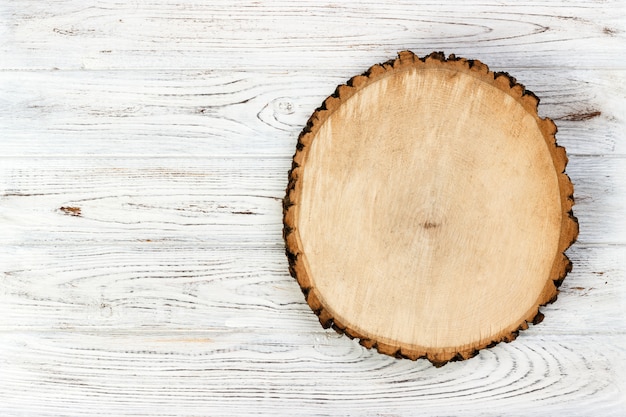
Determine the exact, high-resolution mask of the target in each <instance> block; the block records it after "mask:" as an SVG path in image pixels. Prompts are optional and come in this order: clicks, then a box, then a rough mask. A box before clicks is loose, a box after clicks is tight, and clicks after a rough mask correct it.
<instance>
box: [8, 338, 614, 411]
mask: <svg viewBox="0 0 626 417" xmlns="http://www.w3.org/2000/svg"><path fill="white" fill-rule="evenodd" d="M625 342H626V337H624V335H623V334H622V335H614V336H588V337H587V338H585V339H581V338H571V337H563V336H558V337H554V336H520V338H519V339H518V340H517V341H516V343H515V344H514V345H513V344H509V345H499V346H497V347H495V348H493V349H490V350H486V351H483V352H481V353H480V354H479V355H478V356H477V357H476V358H474V359H472V360H471V361H465V362H456V363H451V364H449V365H447V366H445V367H443V368H439V369H437V368H434V367H431V366H430V365H429V364H427V363H424V362H418V363H415V362H410V361H399V360H396V359H394V358H390V357H383V356H381V355H378V354H376V353H375V352H372V351H367V350H365V349H363V348H362V347H360V346H359V345H357V344H355V343H353V342H352V341H350V340H348V339H347V338H345V337H338V336H337V335H334V334H328V335H320V334H311V333H293V332H280V331H272V332H258V333H247V334H242V333H240V332H238V331H234V332H233V331H231V332H218V331H200V332H195V333H188V332H180V333H174V332H171V331H170V332H142V333H141V334H129V333H128V332H125V333H121V334H116V333H108V334H102V333H100V334H98V333H96V334H92V333H82V334H76V333H70V332H48V333H44V332H37V333H31V332H13V333H11V334H9V335H3V343H2V344H0V357H1V358H2V360H3V363H2V370H3V379H2V380H3V384H2V385H0V399H1V400H2V410H3V415H6V416H17V415H24V413H23V411H24V410H29V411H30V412H31V413H32V415H37V416H55V417H56V416H79V415H116V416H143V415H150V416H154V415H160V416H180V415H185V416H207V415H220V416H241V415H263V416H276V415H285V416H326V415H342V416H344V415H366V416H389V415H391V416H404V415H407V416H413V415H416V414H417V415H426V416H441V415H454V416H476V415H480V416H495V415H501V414H502V413H503V412H504V411H506V414H507V415H511V416H529V415H536V414H541V415H543V414H544V413H545V414H546V415H567V416H588V415H595V413H598V414H600V415H602V416H610V417H621V416H622V415H623V414H620V413H621V412H623V410H624V408H623V405H624V403H623V398H622V396H621V394H622V393H620V392H619V388H620V386H623V385H622V384H623V381H621V380H620V379H619V378H620V373H621V372H623V371H624V365H623V360H624V359H625V352H624V349H623V346H624V343H625ZM620 362H622V363H620ZM35 393H36V395H33V394H35ZM590 411H591V412H590Z"/></svg>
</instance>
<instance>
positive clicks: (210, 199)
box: [0, 156, 626, 246]
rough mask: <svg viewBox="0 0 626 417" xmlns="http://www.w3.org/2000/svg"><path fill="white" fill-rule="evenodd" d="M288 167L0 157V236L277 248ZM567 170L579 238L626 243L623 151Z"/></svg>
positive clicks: (223, 161)
mask: <svg viewBox="0 0 626 417" xmlns="http://www.w3.org/2000/svg"><path fill="white" fill-rule="evenodd" d="M290 165H291V160H290V158H288V157H286V158H237V159H230V158H195V159H187V158H182V159H181V158H150V159H141V158H139V159H130V158H123V159H116V158H90V159H79V158H61V159H54V158H49V159H48V158H46V159H35V158H33V159H21V158H8V159H2V160H0V178H3V179H4V180H3V183H2V184H0V185H1V186H2V187H3V189H0V198H1V199H2V200H0V201H1V202H2V206H1V209H2V215H3V218H4V219H5V226H4V227H3V234H2V235H1V236H0V242H1V243H4V244H8V245H22V244H62V245H80V244H91V243H108V244H124V243H129V242H131V243H132V242H137V241H146V240H150V241H176V242H187V243H195V244H215V245H231V246H232V245H248V246H250V245H252V246H258V245H282V240H281V238H280V236H281V233H282V232H281V230H282V215H281V210H282V206H281V205H282V198H283V197H284V192H285V191H284V190H285V188H286V185H287V170H288V168H289V166H290ZM567 172H568V174H569V175H570V177H571V178H572V181H573V183H574V186H575V196H576V202H577V203H576V205H575V206H574V213H575V215H576V216H577V217H578V219H579V221H580V225H581V226H580V236H579V242H581V243H585V244H605V243H611V244H624V243H626V218H625V217H624V216H623V215H622V212H621V210H622V209H623V207H624V195H626V163H625V160H624V158H623V157H613V158H608V157H597V156H572V157H571V158H570V164H569V166H568V168H567ZM63 208H64V209H63ZM71 208H78V209H80V215H78V214H79V213H78V212H73V211H72V209H71Z"/></svg>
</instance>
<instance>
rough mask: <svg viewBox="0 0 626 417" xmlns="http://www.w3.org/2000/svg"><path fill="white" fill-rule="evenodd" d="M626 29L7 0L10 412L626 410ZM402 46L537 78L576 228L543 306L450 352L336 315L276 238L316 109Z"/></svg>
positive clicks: (624, 25) (6, 392) (1, 407)
mask: <svg viewBox="0 0 626 417" xmlns="http://www.w3.org/2000/svg"><path fill="white" fill-rule="evenodd" d="M625 45H626V10H625V3H624V2H623V1H622V0H607V1H604V0H597V1H591V0H585V1H578V2H572V1H565V0H560V1H547V0H546V1H534V0H533V1H520V2H513V1H493V0H485V1H481V2H476V1H471V2H465V1H461V0H455V1H449V2H443V1H434V2H426V1H418V2H415V1H411V2H409V1H406V2H401V1H396V2H380V1H378V2H374V1H369V0H366V1H346V2H335V3H323V2H318V1H313V0H304V1H200V0H189V1H187V0H150V1H144V0H135V1H129V2H107V1H95V0H88V1H85V0H65V1H49V2H41V1H35V0H12V1H4V2H2V4H1V5H0V144H1V145H2V146H1V147H0V231H1V232H0V246H1V247H0V415H1V416H7V417H8V416H29V417H30V416H33V417H34V416H38V417H39V416H210V415H220V416H245V415H267V416H270V415H271V416H275V415H285V416H298V415H302V416H329V415H334V416H345V415H359V416H381V417H382V416H386V417H391V416H417V415H420V416H421V415H426V416H473V415H482V416H499V415H510V416H531V415H532V416H536V415H541V416H544V415H545V416H553V415H563V416H624V415H626V267H625V261H626V216H625V215H624V214H625V209H626V207H625V206H626V59H625V58H624V56H625V55H624V54H625V53H626V47H625ZM404 49H410V50H413V51H414V52H416V53H417V54H419V55H424V54H426V53H429V52H431V51H433V50H443V51H445V52H446V53H455V54H456V55H459V56H464V57H467V58H475V59H480V60H481V61H483V62H484V63H486V64H488V65H489V66H490V68H491V69H493V70H497V71H508V72H509V73H510V74H511V75H513V76H515V77H517V79H518V81H519V82H521V83H522V84H525V85H526V87H527V88H528V89H529V90H531V91H533V92H535V93H536V94H537V95H538V96H539V97H541V99H542V101H541V105H540V107H539V110H540V115H541V116H544V117H546V116H548V117H551V118H553V119H554V120H555V121H556V123H557V125H558V126H559V133H558V135H557V138H558V141H559V143H560V144H561V145H563V146H565V147H566V148H567V150H568V152H569V155H570V164H569V166H568V169H567V170H568V173H569V175H570V176H571V178H572V180H573V182H574V184H575V187H576V191H575V196H576V206H575V208H574V210H575V214H576V216H577V217H578V219H579V221H580V228H581V229H580V237H579V240H578V242H577V243H576V244H575V245H574V246H573V247H572V248H571V249H570V250H569V251H568V255H569V256H570V258H571V259H572V261H573V263H574V270H573V272H571V273H570V275H569V276H568V277H567V279H566V280H565V282H564V283H563V285H562V287H561V293H560V295H559V299H558V301H557V302H556V303H555V304H552V305H550V306H547V307H544V308H542V311H543V313H544V314H545V320H544V322H543V323H541V324H539V325H536V326H531V327H530V329H528V330H527V331H524V332H522V333H521V334H520V337H519V338H518V339H517V340H516V341H514V342H512V343H509V344H499V345H497V346H496V347H493V348H490V349H487V350H484V351H482V352H481V353H480V354H479V355H478V356H477V357H475V358H473V359H471V360H468V361H465V362H454V363H450V364H448V365H446V366H444V367H442V368H435V367H433V366H432V365H431V364H430V363H429V362H427V361H424V360H419V361H417V362H412V361H409V360H398V359H394V358H391V357H387V356H384V355H380V354H378V353H376V352H372V351H370V350H366V349H365V348H363V347H361V346H360V345H359V344H358V343H357V342H356V341H354V340H350V339H348V338H347V337H345V336H339V335H338V334H336V333H335V332H334V331H332V330H324V329H322V328H321V327H320V326H319V323H318V322H317V318H316V317H315V315H314V314H313V313H312V312H310V310H309V308H308V306H307V305H306V303H305V301H304V298H303V296H302V293H301V292H300V289H299V287H298V285H297V283H296V282H295V281H294V280H293V279H292V278H291V277H290V276H289V274H288V271H287V260H286V258H285V256H284V245H283V241H282V237H281V230H282V212H281V199H282V197H283V193H284V189H285V187H286V185H287V170H288V169H289V167H290V164H291V156H292V155H293V152H294V150H295V144H296V139H297V136H298V133H299V131H300V130H301V129H302V127H303V125H304V124H305V123H306V120H307V118H308V116H309V115H310V114H311V113H312V111H313V110H314V109H315V108H316V107H317V106H318V105H319V104H320V103H321V101H322V100H323V99H324V98H325V97H326V96H328V95H329V94H331V93H332V92H333V91H334V88H335V86H336V85H337V84H339V83H342V82H344V81H346V80H347V79H348V78H349V77H351V76H352V75H355V74H358V73H360V72H362V71H364V70H365V69H367V68H368V67H369V66H370V65H371V64H374V63H377V62H381V61H385V60H387V59H390V58H393V57H394V56H395V54H396V52H397V51H400V50H404ZM417 325H419V323H418V324H417Z"/></svg>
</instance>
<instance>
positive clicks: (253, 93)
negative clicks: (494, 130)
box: [0, 61, 626, 157]
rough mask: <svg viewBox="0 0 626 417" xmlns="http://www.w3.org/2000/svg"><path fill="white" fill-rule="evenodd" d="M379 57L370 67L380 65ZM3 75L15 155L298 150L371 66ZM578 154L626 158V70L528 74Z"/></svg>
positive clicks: (3, 133) (5, 134)
mask: <svg viewBox="0 0 626 417" xmlns="http://www.w3.org/2000/svg"><path fill="white" fill-rule="evenodd" d="M373 62H374V61H370V63H373ZM366 68H367V67H366V66H363V67H355V68H354V69H352V70H345V71H344V70H337V69H333V70H329V71H326V72H325V73H322V72H321V71H299V72H294V71H290V72H286V73H277V72H258V71H257V72H254V71H240V72H233V71H228V72H226V71H224V72H220V71H207V72H205V71H171V72H170V71H97V72H94V71H57V72H48V71H44V72H0V89H1V90H2V92H3V93H2V99H0V137H2V144H3V146H2V149H1V152H2V155H3V156H11V155H12V156H29V157H30V156H44V155H45V156H59V155H67V156H86V155H97V156H102V155H111V156H113V155H114V156H116V157H128V156H130V157H136V155H138V154H141V155H153V156H198V155H205V156H234V155H254V156H259V155H274V156H276V155H280V156H284V155H289V156H291V155H292V154H293V152H294V149H295V138H296V137H297V135H298V134H299V132H300V130H301V129H302V128H303V127H304V125H305V124H306V121H307V119H308V118H309V116H310V115H311V114H312V113H313V111H314V110H315V109H316V108H317V107H318V106H319V105H320V104H321V103H322V101H323V100H324V99H325V98H326V97H327V96H328V95H330V94H332V92H333V91H334V89H335V87H336V86H337V85H338V84H341V83H345V82H346V81H347V79H348V78H349V77H350V76H352V75H355V74H358V73H360V72H362V71H363V70H365V69H366ZM511 73H512V75H514V76H516V77H517V79H518V81H519V82H521V83H523V84H525V85H526V87H527V88H528V89H529V90H531V91H533V92H534V93H536V94H537V95H538V96H539V97H541V99H542V101H541V104H540V106H539V112H540V115H541V116H542V117H546V116H547V117H551V118H552V119H554V120H555V122H556V123H557V125H558V127H559V133H558V136H557V138H558V140H559V143H560V144H562V145H563V146H565V147H566V148H567V150H568V152H569V153H570V154H572V155H574V154H585V155H587V154H600V155H605V154H620V155H624V154H626V136H625V135H626V134H625V133H624V129H623V128H622V126H623V123H624V121H625V120H626V87H624V86H625V85H626V71H623V70H579V69H563V68H558V69H544V68H533V69H517V70H515V71H512V72H511Z"/></svg>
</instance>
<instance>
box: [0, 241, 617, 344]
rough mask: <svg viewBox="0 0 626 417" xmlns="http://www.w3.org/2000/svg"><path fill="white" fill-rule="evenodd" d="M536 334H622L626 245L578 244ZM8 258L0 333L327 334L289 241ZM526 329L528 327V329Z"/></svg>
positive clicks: (90, 248) (35, 252)
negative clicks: (287, 248)
mask: <svg viewBox="0 0 626 417" xmlns="http://www.w3.org/2000/svg"><path fill="white" fill-rule="evenodd" d="M568 254H569V256H570V258H571V259H572V262H573V265H574V269H573V271H572V272H571V273H570V274H569V275H568V276H567V279H566V280H565V281H564V283H563V285H562V286H561V294H560V295H559V299H558V300H557V301H556V302H555V303H554V304H551V305H549V306H546V307H542V309H541V311H542V312H543V313H544V314H545V316H546V318H545V320H544V321H543V322H542V323H541V324H540V325H538V326H531V330H529V331H528V332H529V333H530V334H536V335H545V336H550V335H552V336H554V335H570V336H574V335H579V336H581V337H586V336H588V335H593V334H595V335H597V334H605V335H607V334H623V333H625V332H626V324H625V322H624V320H621V319H620V317H621V316H623V309H624V303H625V302H626V299H625V298H624V294H626V280H624V279H623V277H624V276H626V266H624V264H623V262H621V260H622V259H624V257H625V256H626V246H624V245H620V246H581V245H574V246H573V247H572V248H571V249H570V250H569V251H568ZM3 256H4V257H3V258H0V261H1V264H2V269H1V271H2V272H0V317H2V321H1V322H0V332H3V333H7V332H18V331H26V330H28V331H42V332H47V331H49V330H63V331H78V332H85V331H87V332H96V331H100V332H114V333H115V332H137V331H156V330H159V331H163V332H166V331H168V332H169V331H171V332H186V331H190V332H193V331H196V330H203V331H204V330H220V331H222V330H224V331H226V330H229V331H230V330H232V331H242V332H246V331H252V332H271V331H277V332H280V331H281V329H292V330H293V331H294V332H299V331H302V332H318V331H322V328H321V327H320V326H319V324H318V322H317V318H316V317H315V315H314V314H313V313H312V312H311V311H310V310H309V308H308V306H307V305H306V303H305V301H304V297H303V295H302V293H301V292H300V288H299V286H298V285H297V283H296V282H295V280H293V279H292V278H291V277H290V276H289V274H288V272H287V259H286V257H285V254H284V249H283V248H282V247H280V246H276V247H267V248H245V247H238V248H228V247H226V248H216V247H214V246H206V245H190V244H187V245H181V244H177V243H171V242H169V243H168V242H137V243H134V244H130V243H126V244H124V245H115V246H110V245H109V246H107V245H98V244H92V245H45V246H29V245H19V246H15V247H13V248H9V251H8V252H7V253H4V254H3ZM524 334H526V333H524Z"/></svg>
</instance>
